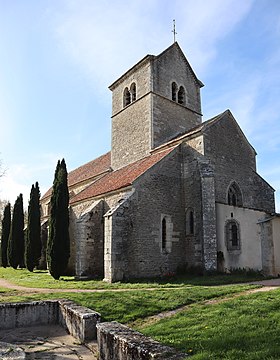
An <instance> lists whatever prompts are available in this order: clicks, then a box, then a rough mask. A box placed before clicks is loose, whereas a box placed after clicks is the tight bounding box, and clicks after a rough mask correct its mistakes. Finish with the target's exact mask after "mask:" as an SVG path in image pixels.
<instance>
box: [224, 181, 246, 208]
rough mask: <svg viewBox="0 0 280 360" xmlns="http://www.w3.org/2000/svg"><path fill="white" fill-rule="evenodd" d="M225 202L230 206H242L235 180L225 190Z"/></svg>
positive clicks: (240, 195)
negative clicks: (226, 190)
mask: <svg viewBox="0 0 280 360" xmlns="http://www.w3.org/2000/svg"><path fill="white" fill-rule="evenodd" d="M227 203H228V205H232V206H242V204H243V202H242V194H241V190H240V188H239V186H238V185H237V184H236V182H233V183H232V184H231V185H230V186H229V188H228V192H227Z"/></svg>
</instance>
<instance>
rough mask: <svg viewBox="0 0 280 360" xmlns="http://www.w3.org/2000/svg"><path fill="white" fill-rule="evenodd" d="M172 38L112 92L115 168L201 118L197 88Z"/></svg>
mask: <svg viewBox="0 0 280 360" xmlns="http://www.w3.org/2000/svg"><path fill="white" fill-rule="evenodd" d="M202 86H203V84H202V83H201V81H199V80H198V79H197V77H196V75H195V73H194V72H193V70H192V68H191V66H190V65H189V63H188V61H187V59H186V58H185V55H184V54H183V52H182V50H181V48H180V47H179V45H178V43H177V42H175V43H174V44H172V45H171V46H170V47H169V48H167V49H166V50H165V51H164V52H162V53H161V54H159V55H158V56H153V55H147V56H146V57H144V58H143V59H142V60H141V61H139V62H138V63H137V64H136V65H134V66H133V67H132V68H131V69H129V70H128V71H127V72H126V73H125V74H124V75H122V76H121V77H120V78H119V79H118V80H116V81H115V82H114V83H113V84H112V85H111V86H110V87H109V89H110V90H111V91H112V167H113V169H114V170H115V169H118V168H121V167H123V166H126V165H128V164H130V163H132V162H134V161H136V160H139V159H141V158H143V157H145V156H147V155H149V153H150V152H151V150H152V149H154V148H156V147H158V146H160V145H162V144H163V143H165V142H167V141H169V140H171V139H173V138H175V137H176V136H178V135H180V134H182V133H185V132H186V131H188V130H190V129H191V128H193V127H195V126H196V125H199V124H200V123H201V121H202V120H201V116H202V114H201V102H200V88H201V87H202Z"/></svg>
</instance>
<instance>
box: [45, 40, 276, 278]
mask: <svg viewBox="0 0 280 360" xmlns="http://www.w3.org/2000/svg"><path fill="white" fill-rule="evenodd" d="M201 87H203V83H202V82H201V81H200V80H199V79H198V78H197V77H196V75H195V73H194V71H193V69H192V68H191V66H190V64H189V62H188V60H187V59H186V57H185V55H184V54H183V52H182V50H181V48H180V47H179V45H178V43H177V42H175V43H174V44H172V45H171V46H170V47H169V48H167V49H166V50H165V51H163V52H162V53H161V54H159V55H157V56H154V55H147V56H145V57H144V58H143V59H142V60H140V61H139V62H138V63H137V64H136V65H134V66H133V67H132V68H131V69H129V70H128V71H127V72H126V73H125V74H123V75H122V76H121V77H120V78H119V79H117V80H116V81H115V82H114V83H113V84H112V85H111V86H110V87H109V89H110V90H111V91H112V150H111V151H110V152H108V153H107V154H104V155H102V156H100V157H99V158H97V159H95V160H93V161H90V162H89V163H87V164H85V165H82V166H81V167H79V168H77V169H75V170H73V171H71V172H70V173H69V177H68V185H69V193H70V229H69V231H70V238H71V258H70V263H69V268H70V269H71V271H72V273H74V274H75V275H76V276H77V277H78V278H83V277H102V278H104V280H107V281H117V280H123V279H128V278H137V277H142V278H143V277H156V276H162V275H165V274H168V273H170V272H176V271H177V270H186V271H187V269H188V268H198V269H202V270H206V271H215V270H217V269H218V270H220V271H226V270H227V269H231V268H247V269H255V270H262V271H264V272H265V273H267V274H278V273H280V238H279V234H280V218H279V217H278V216H277V214H275V202H274V189H273V188H272V187H271V186H270V185H269V184H268V183H267V182H266V181H265V180H264V179H263V178H262V177H261V176H260V175H259V174H258V173H257V170H256V151H255V149H254V148H253V147H252V146H251V145H250V143H249V141H248V140H247V139H246V137H245V135H244V133H243V132H242V130H241V129H240V127H239V126H238V123H237V122H236V120H235V118H234V117H233V115H232V113H231V112H230V111H229V110H226V111H224V112H223V113H221V114H219V115H217V116H215V117H214V118H212V119H210V120H207V121H204V122H202V111H201V99H200V89H201ZM50 196H51V189H50V190H49V191H48V192H47V193H46V194H45V195H44V196H43V197H42V200H41V203H42V212H43V218H42V221H43V222H42V223H43V228H45V229H46V228H47V219H48V215H49V203H50ZM277 236H278V238H277Z"/></svg>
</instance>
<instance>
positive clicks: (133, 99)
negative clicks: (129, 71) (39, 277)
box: [130, 83, 136, 101]
mask: <svg viewBox="0 0 280 360" xmlns="http://www.w3.org/2000/svg"><path fill="white" fill-rule="evenodd" d="M130 93H131V101H135V100H136V84H135V83H132V84H131V86H130Z"/></svg>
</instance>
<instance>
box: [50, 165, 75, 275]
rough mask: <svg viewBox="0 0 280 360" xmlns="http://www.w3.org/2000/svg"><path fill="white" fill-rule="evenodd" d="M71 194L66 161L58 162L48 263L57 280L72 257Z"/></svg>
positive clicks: (52, 200) (53, 191) (53, 192)
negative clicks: (70, 236) (70, 228)
mask: <svg viewBox="0 0 280 360" xmlns="http://www.w3.org/2000/svg"><path fill="white" fill-rule="evenodd" d="M68 205H69V192H68V185H67V169H66V164H65V160H64V159H62V161H61V162H60V161H58V163H57V167H56V170H55V177H54V182H53V189H52V196H51V202H50V206H51V209H50V219H49V238H48V245H47V263H48V268H49V271H50V274H51V275H52V277H53V278H54V279H56V280H58V279H59V278H60V276H61V275H62V274H63V273H64V271H65V270H66V267H67V264H68V260H69V256H70V238H69V229H68V228H69V211H68Z"/></svg>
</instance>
